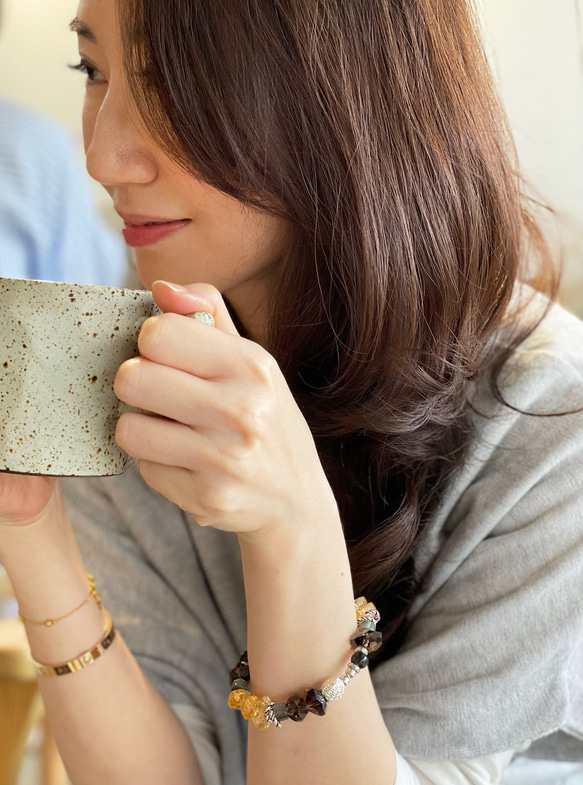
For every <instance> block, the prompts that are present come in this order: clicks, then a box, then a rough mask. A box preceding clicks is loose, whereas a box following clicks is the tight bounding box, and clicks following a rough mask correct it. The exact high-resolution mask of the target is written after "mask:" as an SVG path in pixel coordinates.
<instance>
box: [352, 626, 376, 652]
mask: <svg viewBox="0 0 583 785" xmlns="http://www.w3.org/2000/svg"><path fill="white" fill-rule="evenodd" d="M382 640H383V634H382V632H381V631H380V630H363V631H362V632H361V631H360V630H359V631H358V632H355V633H354V635H351V636H350V645H351V647H352V648H353V649H357V648H358V647H359V646H363V647H364V648H365V649H368V651H369V652H372V651H375V649H378V648H379V646H380V645H381V643H382Z"/></svg>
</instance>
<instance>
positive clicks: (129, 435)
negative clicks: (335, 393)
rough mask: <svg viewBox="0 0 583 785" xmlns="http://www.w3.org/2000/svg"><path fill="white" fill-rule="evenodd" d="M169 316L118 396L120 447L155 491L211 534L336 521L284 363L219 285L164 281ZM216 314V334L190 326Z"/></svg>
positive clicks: (124, 372) (158, 296)
mask: <svg viewBox="0 0 583 785" xmlns="http://www.w3.org/2000/svg"><path fill="white" fill-rule="evenodd" d="M152 293H153V296H154V299H155V301H156V303H157V304H158V306H159V307H160V309H161V310H162V311H163V312H164V313H162V314H160V315H157V316H154V317H152V318H150V319H148V320H147V321H146V322H145V323H144V325H143V327H142V330H141V333H140V337H139V341H138V346H139V350H140V357H137V358H134V359H131V360H128V361H127V362H125V363H124V364H123V365H122V366H121V368H120V370H119V372H118V374H117V377H116V380H115V387H114V388H115V392H116V394H117V396H118V397H119V398H120V399H121V400H122V401H124V402H125V403H127V404H128V405H129V406H131V407H136V408H140V409H144V410H146V411H148V412H152V413H154V414H155V415H157V416H152V415H150V414H142V413H137V412H129V413H126V414H123V415H122V416H121V418H120V420H119V422H118V427H117V441H118V443H119V444H120V445H121V446H122V447H123V449H124V450H125V451H127V452H128V453H129V454H130V455H133V456H134V457H136V458H138V459H140V471H141V473H142V475H143V477H144V479H145V480H146V482H147V483H148V484H149V485H150V486H151V487H152V488H154V489H155V490H157V491H159V492H160V493H162V494H163V495H164V496H166V497H167V498H168V499H170V501H173V502H175V503H176V504H177V505H179V506H180V507H181V508H182V509H183V510H185V511H187V512H189V513H190V514H192V516H193V517H194V519H195V520H196V521H197V523H198V524H199V525H201V526H214V527H216V528H218V529H223V530H227V531H235V532H237V533H238V534H240V535H250V536H253V535H255V534H257V533H259V532H265V531H267V530H269V529H271V528H273V527H278V528H280V529H281V527H286V526H290V527H297V526H301V525H302V524H304V522H306V521H310V520H311V521H313V520H314V515H316V517H317V519H318V520H320V519H321V518H323V517H326V516H328V517H330V516H331V515H333V516H335V518H336V519H337V518H338V512H337V507H336V502H335V499H334V496H333V493H332V490H331V488H330V486H329V484H328V481H327V478H326V476H325V473H324V470H323V468H322V466H321V463H320V460H319V456H318V453H317V450H316V446H315V444H314V440H313V437H312V434H311V432H310V429H309V427H308V424H307V422H306V421H305V419H304V417H303V415H302V413H301V411H300V410H299V408H298V406H297V404H296V402H295V400H294V398H293V396H292V394H291V392H290V390H289V387H288V385H287V383H286V381H285V379H284V377H283V374H282V373H281V371H280V369H279V367H278V365H277V363H276V361H275V360H274V359H273V357H272V356H271V355H270V354H269V353H268V352H267V351H265V349H263V348H262V347H261V346H259V345H258V344H256V343H254V342H252V341H249V340H247V339H245V338H242V337H241V336H240V335H239V334H238V333H237V330H236V328H235V325H234V324H233V322H232V320H231V318H230V315H229V312H228V310H227V308H226V305H225V303H224V301H223V299H222V297H221V295H220V293H219V292H218V290H217V289H215V288H214V287H212V286H209V285H205V284H196V285H192V286H189V287H176V286H174V285H172V284H167V283H165V282H161V281H160V282H156V283H155V284H154V285H153V287H152ZM195 311H207V312H210V313H212V314H213V316H214V319H215V325H216V326H215V328H214V329H212V328H209V327H208V326H206V325H203V324H199V323H197V322H196V321H193V320H192V319H189V318H186V317H187V316H188V315H189V314H191V313H193V312H195Z"/></svg>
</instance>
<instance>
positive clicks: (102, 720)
mask: <svg viewBox="0 0 583 785" xmlns="http://www.w3.org/2000/svg"><path fill="white" fill-rule="evenodd" d="M59 517H60V518H61V519H59ZM52 518H53V519H52V520H48V519H46V518H45V519H43V520H41V521H39V522H38V523H37V524H34V525H33V526H32V527H30V528H29V527H24V528H17V527H15V528H14V529H11V530H10V531H8V530H5V531H3V532H2V549H1V553H0V558H1V559H2V562H3V564H4V566H5V567H6V569H7V571H8V574H9V577H10V579H11V582H12V585H13V587H14V591H15V594H16V597H17V600H18V602H19V607H20V610H21V613H22V614H23V616H24V617H25V618H27V619H32V620H43V619H46V618H55V617H58V616H61V615H63V614H65V613H68V611H70V610H71V609H73V608H75V607H76V606H77V605H79V604H80V603H81V602H82V601H83V599H84V598H85V597H87V595H88V592H89V586H88V581H87V577H86V573H85V568H84V566H83V562H82V560H81V556H80V554H79V551H78V549H77V546H76V544H75V541H74V538H73V535H72V533H71V531H70V527H69V524H68V521H66V520H63V519H62V517H61V516H56V515H54V514H53V516H52ZM26 627H27V634H28V637H29V642H30V646H31V651H32V654H33V656H34V657H35V659H37V660H39V661H40V662H44V663H47V664H56V663H59V662H63V661H67V660H71V659H73V658H74V657H76V656H77V655H78V654H80V653H81V652H83V651H86V650H88V649H90V648H92V647H93V646H94V645H95V643H96V642H97V641H99V640H100V638H101V637H102V636H103V630H104V620H103V614H102V612H101V611H100V610H99V607H98V605H97V603H96V602H95V601H94V600H91V601H90V602H88V603H86V604H85V605H84V606H83V607H82V608H81V609H80V610H78V611H77V612H76V613H74V614H73V615H72V616H70V617H68V618H67V619H64V620H62V621H59V622H57V623H56V624H55V625H53V626H52V627H44V626H33V625H30V624H27V625H26ZM39 689H40V692H41V694H42V697H43V700H44V703H45V706H46V711H47V716H48V719H49V722H50V725H51V729H52V732H53V734H54V736H55V740H56V742H57V745H58V747H59V750H60V753H61V755H62V757H63V761H64V763H65V766H66V768H67V772H68V774H69V777H70V778H71V781H72V782H73V783H74V785H104V783H107V785H117V784H118V783H119V785H130V783H140V785H174V784H175V783H176V785H178V783H180V785H202V783H203V779H202V774H201V772H200V768H199V765H198V761H197V758H196V754H195V752H194V750H193V748H192V745H191V743H190V741H189V739H188V737H187V735H186V732H185V731H184V729H183V727H182V725H181V723H180V721H179V720H178V718H177V717H176V715H175V714H174V712H173V710H172V709H171V708H170V706H169V705H168V703H167V702H166V701H165V700H164V698H162V696H161V695H160V694H159V692H158V691H157V690H156V689H155V688H154V686H153V685H152V683H151V682H150V681H149V680H148V679H147V678H146V676H145V675H144V673H143V672H142V670H141V669H140V667H139V665H138V664H137V662H136V660H135V659H134V657H133V656H132V654H131V653H130V651H129V650H128V648H127V646H126V644H125V642H124V641H123V639H122V638H121V636H119V634H118V635H117V637H116V639H115V640H114V643H113V644H112V646H111V648H109V649H108V650H107V652H106V653H105V655H104V656H102V657H100V658H99V659H98V660H97V661H96V662H94V663H93V664H92V665H90V666H89V667H87V668H85V669H83V670H81V671H79V672H76V673H71V674H67V675H65V676H58V677H47V676H40V677H39Z"/></svg>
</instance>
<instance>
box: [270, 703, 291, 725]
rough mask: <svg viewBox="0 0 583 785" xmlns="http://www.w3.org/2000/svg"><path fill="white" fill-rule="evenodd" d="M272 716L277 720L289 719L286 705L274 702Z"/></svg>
mask: <svg viewBox="0 0 583 785" xmlns="http://www.w3.org/2000/svg"><path fill="white" fill-rule="evenodd" d="M273 716H274V717H275V719H276V720H277V721H278V722H283V721H284V720H289V717H288V713H287V707H286V705H285V703H274V704H273Z"/></svg>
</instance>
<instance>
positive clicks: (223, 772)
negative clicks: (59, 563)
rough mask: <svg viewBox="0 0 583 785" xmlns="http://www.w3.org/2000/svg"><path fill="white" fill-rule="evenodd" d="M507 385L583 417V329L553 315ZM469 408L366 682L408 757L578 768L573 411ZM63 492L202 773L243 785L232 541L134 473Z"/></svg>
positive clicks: (118, 616)
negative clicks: (529, 760) (401, 632)
mask: <svg viewBox="0 0 583 785" xmlns="http://www.w3.org/2000/svg"><path fill="white" fill-rule="evenodd" d="M503 390H504V394H505V397H506V399H507V400H508V401H509V402H510V403H512V404H514V405H515V406H517V407H519V408H521V409H526V410H527V411H529V412H538V413H541V412H556V411H565V410H568V409H571V408H576V407H583V324H582V323H581V322H580V321H578V320H577V319H575V317H573V316H571V315H569V314H568V313H567V312H566V311H564V310H563V309H561V308H560V307H558V306H554V307H553V309H552V310H551V312H550V314H549V315H548V316H547V317H546V318H545V320H544V322H543V323H542V324H541V326H539V327H538V328H537V330H536V331H535V332H534V333H533V335H532V336H531V337H530V338H529V339H528V340H527V342H526V343H525V344H523V345H522V347H521V348H520V350H519V351H518V352H517V353H516V354H515V355H514V357H513V359H512V360H511V362H510V363H509V364H508V366H507V369H506V371H505V374H504V377H503ZM472 398H473V402H474V405H475V407H476V408H477V409H478V410H479V411H480V412H481V413H480V414H475V415H473V418H474V422H475V428H476V438H475V439H474V441H473V444H472V449H471V452H470V454H469V456H468V459H467V461H466V463H465V465H464V467H463V470H462V471H461V472H460V473H459V474H458V475H457V477H456V479H455V481H454V482H453V483H452V484H451V486H450V488H449V490H448V492H447V493H446V495H445V497H444V499H443V501H442V504H441V507H440V509H439V511H438V513H437V514H436V516H435V519H434V521H433V523H432V525H431V528H430V531H429V534H428V536H427V538H426V540H425V541H424V543H423V545H422V547H420V549H419V552H418V553H417V558H416V563H417V568H418V570H419V571H420V573H421V574H422V575H426V576H427V582H426V590H425V591H424V593H423V594H422V595H420V596H418V597H417V598H416V600H415V602H414V605H413V607H412V610H411V614H410V618H411V622H412V623H411V627H410V632H409V634H408V636H407V638H406V640H405V642H404V644H403V646H402V648H401V649H400V651H399V652H398V653H397V655H396V656H395V657H393V658H392V659H391V660H389V661H388V662H384V663H381V665H380V666H379V667H377V669H376V670H374V671H373V672H372V679H373V683H374V686H375V690H376V694H377V697H378V701H379V704H380V707H381V709H382V712H383V715H384V717H385V719H386V723H387V726H388V728H389V730H390V732H391V735H392V738H393V740H394V743H395V746H396V748H397V750H398V751H399V752H400V753H401V755H403V756H404V757H406V758H410V759H428V760H443V759H459V758H475V757H480V756H483V755H487V754H490V753H493V752H497V751H503V750H511V749H515V750H517V749H520V748H522V747H524V745H525V744H528V743H530V742H532V744H531V746H530V748H529V750H528V751H527V753H526V754H529V755H531V756H533V757H547V758H549V757H550V758H558V759H561V758H563V759H567V760H569V759H571V760H583V601H582V597H583V414H581V413H579V414H570V415H567V416H564V417H532V416H527V415H525V414H522V413H519V412H517V411H515V410H514V409H511V408H507V407H503V406H501V405H500V404H497V403H494V402H493V401H492V399H491V398H490V396H489V395H488V394H487V393H486V392H485V391H484V389H481V388H480V387H476V388H475V389H474V391H473V395H472ZM484 415H486V416H484ZM65 493H66V499H67V504H68V507H69V510H70V514H71V518H72V522H73V526H74V529H75V531H76V534H77V537H78V541H79V545H80V548H81V551H82V554H83V556H84V559H85V562H86V566H87V569H88V570H89V571H91V572H92V573H93V574H94V575H95V576H96V578H97V584H98V586H99V588H100V589H101V591H102V595H103V598H104V602H105V605H106V607H108V608H109V609H110V610H111V612H112V613H113V615H114V618H115V620H116V623H117V626H118V628H119V629H120V631H121V632H122V634H123V636H124V638H125V640H126V641H127V643H128V645H129V647H130V648H131V650H132V651H133V653H134V655H135V656H136V658H137V660H138V662H139V663H140V665H141V667H142V668H143V670H144V672H145V673H146V674H147V675H148V677H149V678H150V679H151V681H152V682H153V683H154V684H155V685H156V687H157V688H158V689H159V690H160V692H161V693H162V694H163V695H164V696H165V697H166V699H167V700H168V701H169V703H170V704H172V705H173V706H174V707H175V710H176V711H177V713H178V714H179V716H181V717H182V718H183V720H184V721H185V723H187V724H188V725H189V730H190V733H191V737H192V736H193V733H194V739H193V741H194V744H195V747H196V749H197V752H198V754H199V758H201V761H202V764H203V769H204V770H205V772H212V770H213V769H215V770H216V772H217V774H218V772H219V770H220V781H221V782H223V783H224V785H240V783H243V782H244V781H245V756H246V732H247V731H246V722H245V721H244V720H243V719H242V717H241V715H240V712H236V711H233V710H232V709H229V708H228V706H227V697H228V693H229V683H228V671H229V670H230V669H231V668H232V667H233V666H234V665H235V664H236V662H237V661H238V658H239V655H240V654H241V652H242V651H244V650H245V648H246V612H245V587H244V582H243V574H242V569H241V557H240V552H239V546H238V541H237V537H236V535H235V534H233V533H227V532H223V531H219V530H216V529H212V528H201V527H199V526H197V524H196V523H195V522H194V521H193V520H192V519H191V518H190V517H189V516H188V515H186V514H184V513H183V512H182V511H181V510H180V509H179V508H177V507H176V506H174V505H173V504H171V503H170V502H169V501H167V500H166V499H165V498H164V497H162V496H160V495H159V494H157V493H155V492H153V491H151V490H150V489H149V488H148V487H147V486H146V485H145V483H144V482H143V481H142V479H141V477H140V476H139V474H138V472H137V471H136V470H135V469H131V470H129V471H128V472H126V474H125V475H123V476H120V477H114V478H105V479H104V478H99V479H78V478H77V479H69V480H66V481H65ZM371 599H372V600H373V601H374V598H371ZM193 728H195V730H194V731H193ZM291 730H293V728H292V729H291ZM208 781H209V782H210V781H218V777H217V779H215V778H214V777H213V775H212V773H209V774H208Z"/></svg>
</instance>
